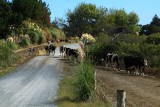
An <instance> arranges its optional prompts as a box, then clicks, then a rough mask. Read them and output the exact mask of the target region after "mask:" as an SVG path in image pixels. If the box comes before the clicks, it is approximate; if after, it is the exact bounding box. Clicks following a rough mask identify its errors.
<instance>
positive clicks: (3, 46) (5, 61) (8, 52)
mask: <svg viewBox="0 0 160 107" xmlns="http://www.w3.org/2000/svg"><path fill="white" fill-rule="evenodd" d="M0 59H1V60H0V68H1V67H8V66H10V65H11V64H13V63H14V62H15V61H16V60H17V57H16V55H15V54H14V53H13V52H12V49H11V48H9V46H8V43H4V42H2V41H0Z"/></svg>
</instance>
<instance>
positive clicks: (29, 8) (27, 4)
mask: <svg viewBox="0 0 160 107" xmlns="http://www.w3.org/2000/svg"><path fill="white" fill-rule="evenodd" d="M12 11H13V12H15V13H17V14H21V15H22V21H23V20H26V19H28V18H29V19H32V20H36V21H37V22H38V23H40V24H42V25H47V26H49V25H50V14H51V13H50V10H49V8H48V5H46V3H45V2H42V0H40V1H38V0H13V1H12Z"/></svg>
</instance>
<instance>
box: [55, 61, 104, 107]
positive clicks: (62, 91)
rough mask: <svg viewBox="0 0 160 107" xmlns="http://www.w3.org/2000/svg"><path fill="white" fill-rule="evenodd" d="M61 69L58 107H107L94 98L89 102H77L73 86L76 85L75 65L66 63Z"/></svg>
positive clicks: (75, 89) (75, 88) (75, 86)
mask: <svg viewBox="0 0 160 107" xmlns="http://www.w3.org/2000/svg"><path fill="white" fill-rule="evenodd" d="M63 69H64V70H63V74H64V76H63V78H62V80H61V82H60V87H59V90H58V98H57V104H58V107H107V106H106V104H105V103H103V102H101V101H100V100H99V99H98V98H97V97H96V96H94V98H92V99H89V100H85V101H78V100H77V95H78V94H79V93H77V85H76V84H75V83H77V82H76V80H77V72H76V70H77V69H78V68H77V65H73V63H70V62H69V63H68V62H66V63H65V64H64V65H63Z"/></svg>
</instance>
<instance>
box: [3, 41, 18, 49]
mask: <svg viewBox="0 0 160 107" xmlns="http://www.w3.org/2000/svg"><path fill="white" fill-rule="evenodd" d="M6 44H7V46H8V47H9V48H11V49H12V50H16V49H18V48H19V46H18V44H16V43H15V42H11V41H6Z"/></svg>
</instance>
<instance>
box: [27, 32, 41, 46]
mask: <svg viewBox="0 0 160 107" xmlns="http://www.w3.org/2000/svg"><path fill="white" fill-rule="evenodd" d="M28 35H29V37H30V40H31V42H32V44H37V43H38V41H39V34H38V33H37V32H35V31H30V32H29V33H28Z"/></svg>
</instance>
